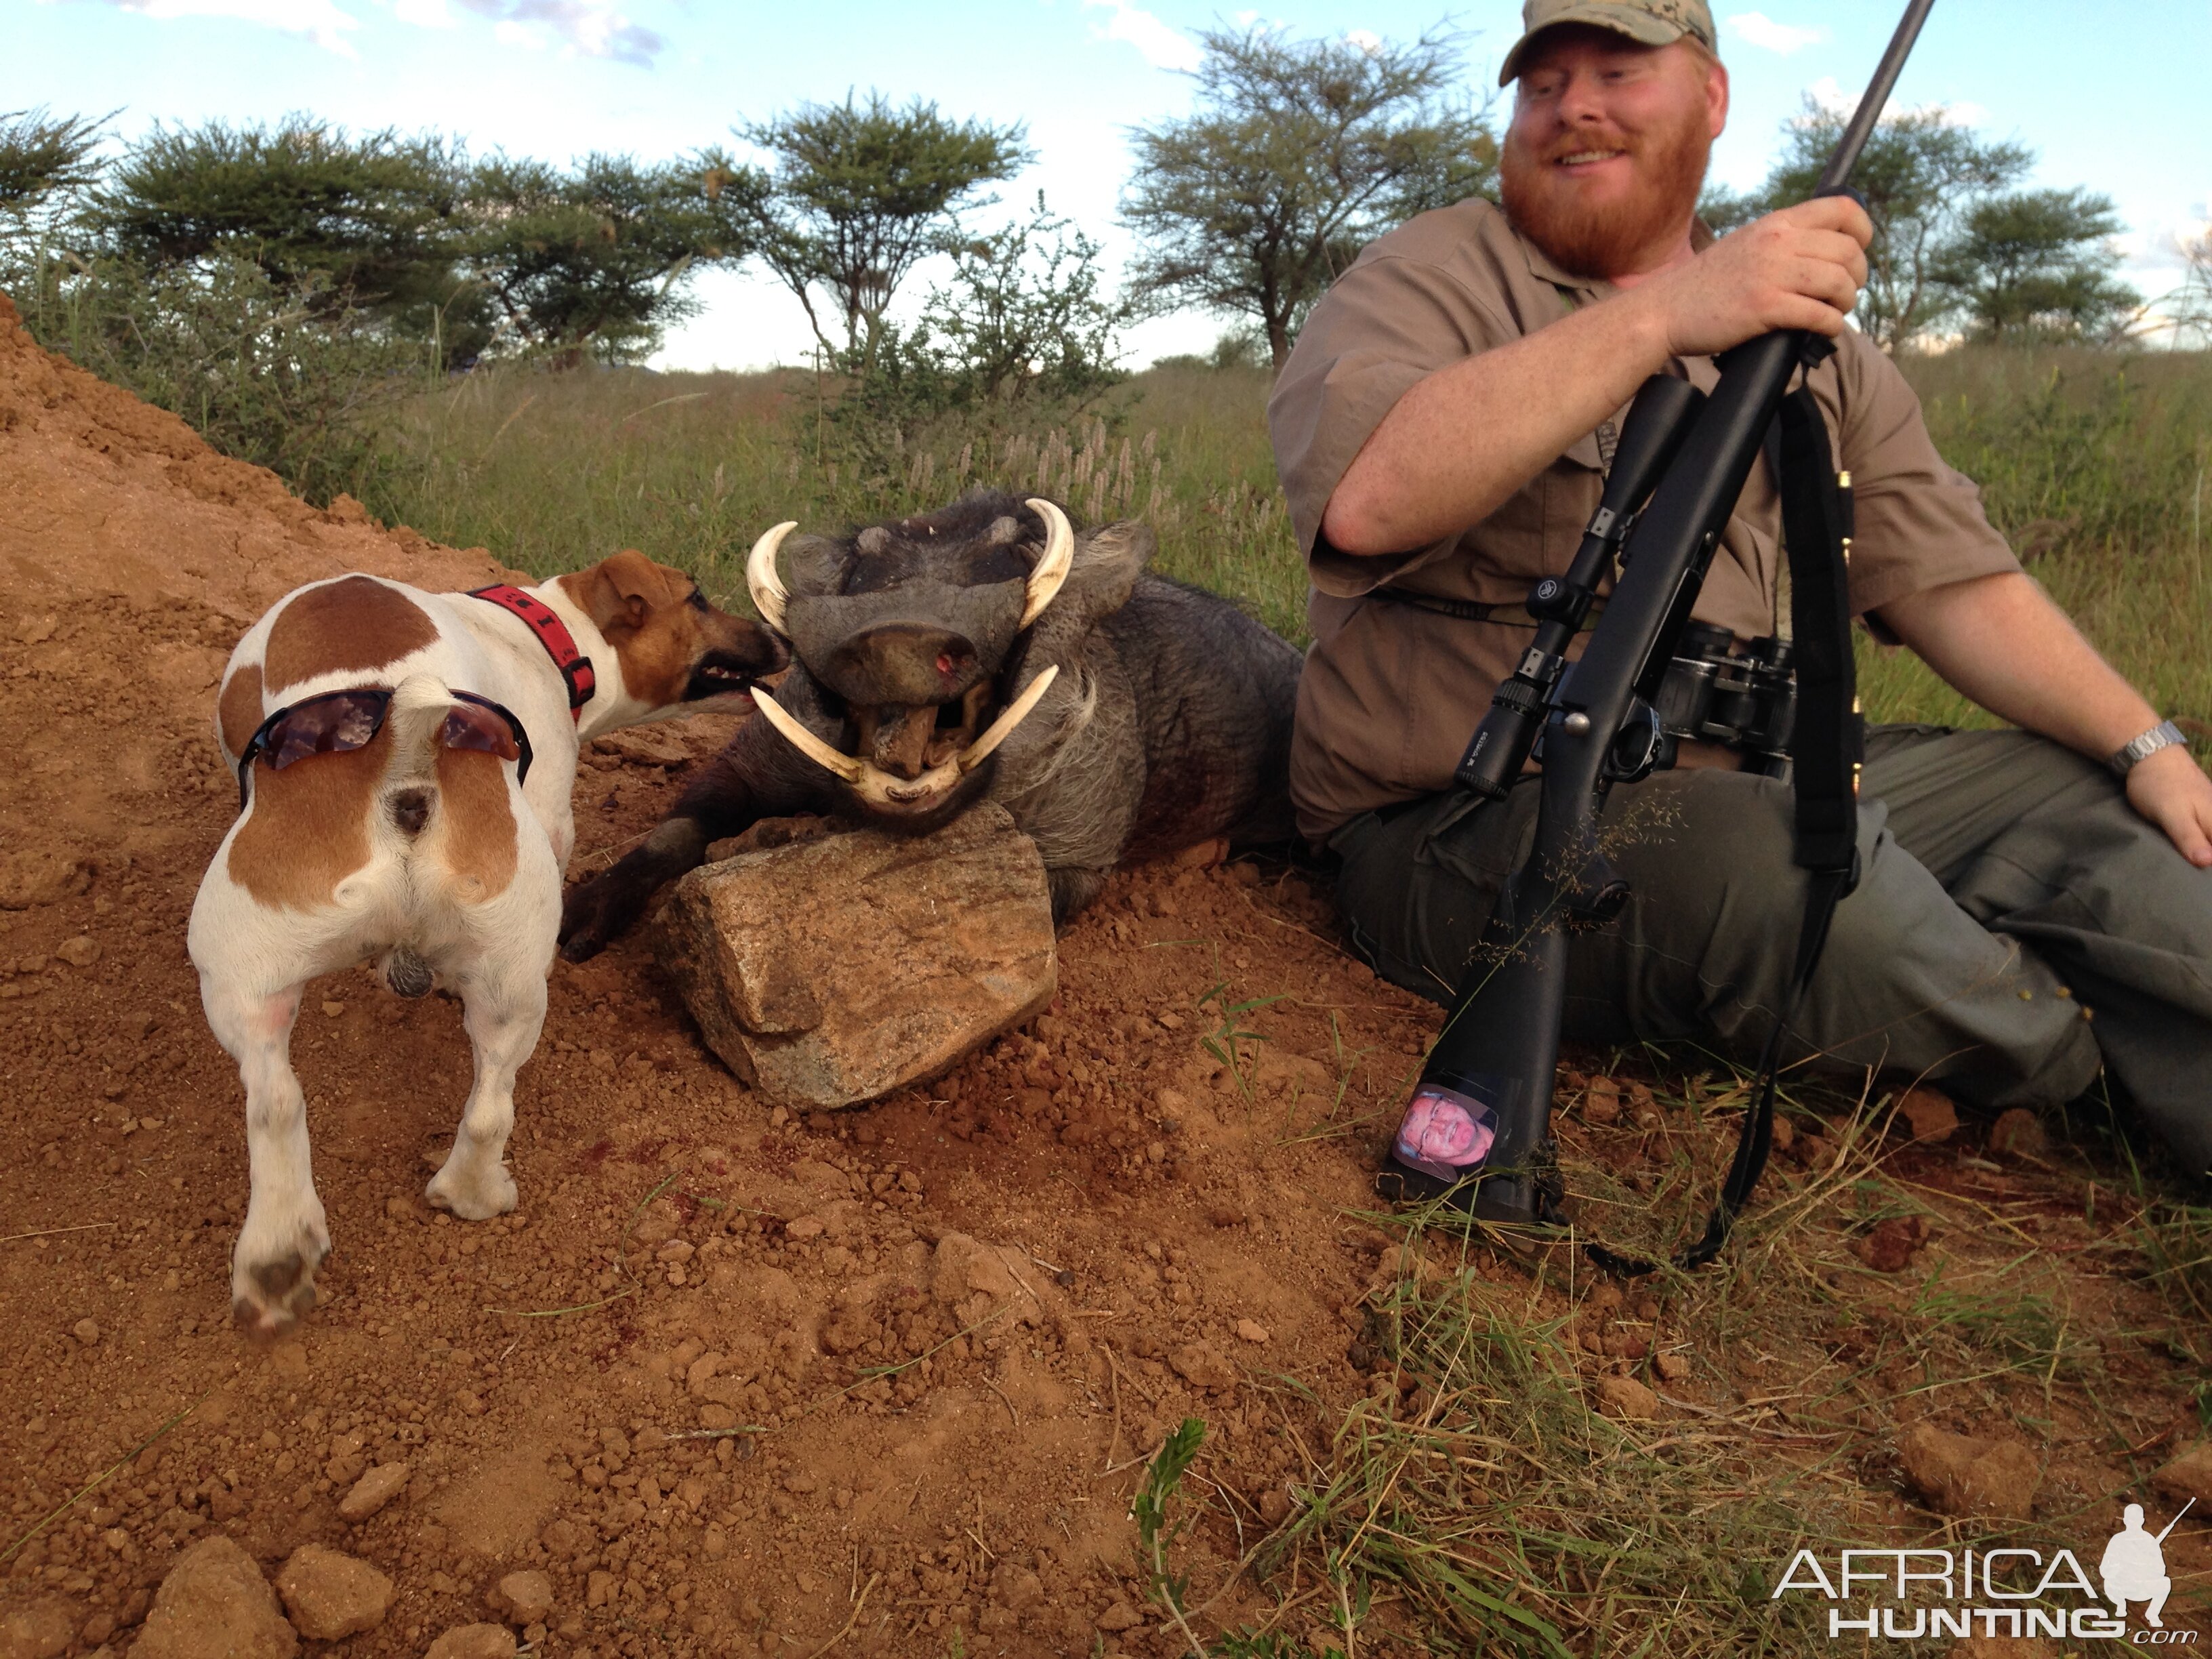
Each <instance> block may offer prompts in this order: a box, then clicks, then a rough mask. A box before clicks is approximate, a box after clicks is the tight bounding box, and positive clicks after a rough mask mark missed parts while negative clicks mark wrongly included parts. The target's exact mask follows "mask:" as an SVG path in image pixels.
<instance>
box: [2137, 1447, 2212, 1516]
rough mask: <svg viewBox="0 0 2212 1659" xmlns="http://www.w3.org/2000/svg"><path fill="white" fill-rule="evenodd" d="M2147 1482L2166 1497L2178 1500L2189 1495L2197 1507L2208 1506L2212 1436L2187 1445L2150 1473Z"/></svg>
mask: <svg viewBox="0 0 2212 1659" xmlns="http://www.w3.org/2000/svg"><path fill="white" fill-rule="evenodd" d="M2151 1484H2152V1485H2153V1486H2155V1487H2157V1488H2158V1490H2159V1491H2160V1492H2164V1493H2165V1494H2166V1496H2167V1497H2168V1498H2174V1499H2176V1500H2179V1501H2182V1502H2186V1501H2187V1500H2188V1499H2190V1498H2195V1499H2196V1500H2197V1508H2198V1509H2200V1510H2206V1509H2212V1440H2200V1441H2198V1442H2197V1443H2196V1444H2195V1445H2193V1446H2191V1447H2188V1448H2187V1449H2185V1450H2184V1451H2183V1452H2182V1453H2181V1455H2179V1456H2178V1457H2176V1458H2174V1459H2173V1460H2172V1462H2169V1463H2167V1464H2166V1466H2165V1467H2164V1468H2161V1469H2160V1470H2159V1472H2158V1473H2157V1474H2154V1475H2153V1476H2152V1477H2151Z"/></svg>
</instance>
